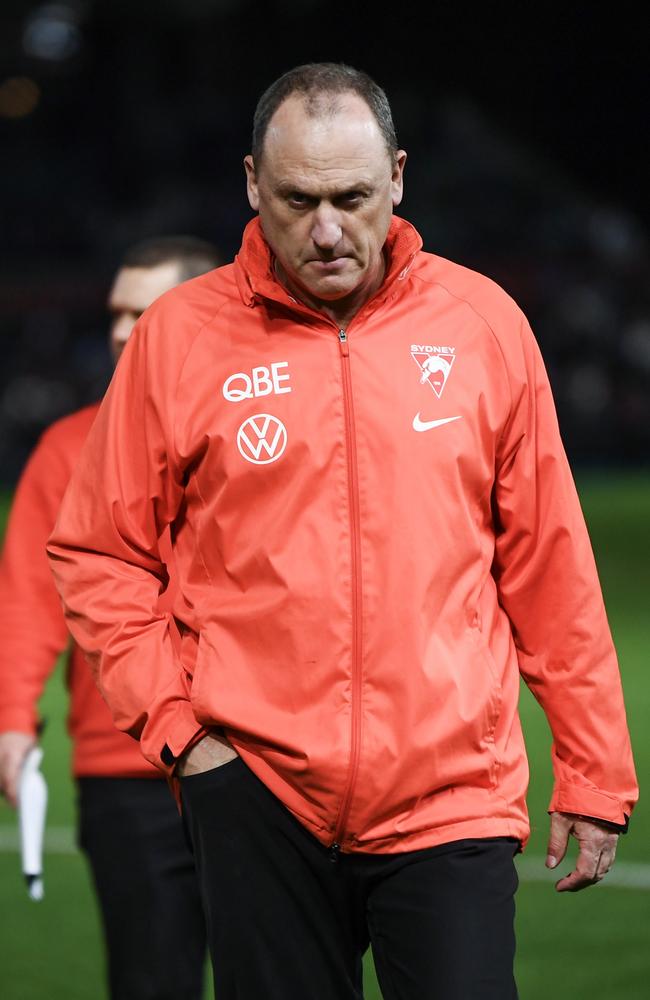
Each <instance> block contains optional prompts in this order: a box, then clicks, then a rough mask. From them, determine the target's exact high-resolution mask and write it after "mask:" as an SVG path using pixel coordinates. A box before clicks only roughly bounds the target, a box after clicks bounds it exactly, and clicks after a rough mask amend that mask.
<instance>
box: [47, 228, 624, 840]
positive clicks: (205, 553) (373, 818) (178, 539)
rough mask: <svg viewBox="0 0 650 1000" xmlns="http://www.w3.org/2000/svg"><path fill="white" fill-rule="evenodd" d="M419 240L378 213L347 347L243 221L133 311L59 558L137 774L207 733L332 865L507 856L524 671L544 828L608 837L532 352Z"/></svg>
mask: <svg viewBox="0 0 650 1000" xmlns="http://www.w3.org/2000/svg"><path fill="white" fill-rule="evenodd" d="M420 247H421V240H420V239H419V237H418V235H417V233H415V231H414V230H413V228H412V227H411V226H409V224H408V223H405V222H404V221H403V220H399V219H394V220H393V224H392V226H391V231H390V233H389V239H388V241H387V260H388V265H387V273H386V277H385V280H384V284H383V285H382V287H381V288H380V289H379V291H378V292H377V294H376V296H375V297H374V298H373V299H372V300H371V301H369V302H368V303H367V304H366V306H364V308H363V309H362V310H361V311H360V313H359V314H358V316H357V317H355V319H354V320H353V321H352V323H351V324H350V326H349V328H348V331H347V333H346V335H345V336H342V335H341V332H340V331H338V330H337V328H336V326H335V324H333V323H332V322H331V321H330V320H329V319H328V318H327V317H325V316H323V315H322V314H319V313H316V312H314V311H313V310H310V309H308V308H307V307H306V306H303V305H302V304H300V303H298V302H296V301H295V300H293V299H292V298H291V297H290V296H289V294H288V293H287V292H286V290H284V289H283V288H282V286H281V285H280V284H279V283H278V282H277V280H276V279H275V278H274V273H273V267H272V261H271V258H270V253H269V249H268V246H267V245H266V244H265V242H264V240H263V237H262V234H261V232H260V228H259V222H258V220H253V221H252V222H251V223H250V224H249V226H248V227H247V230H246V233H245V236H244V242H243V246H242V250H241V252H240V254H239V255H238V258H237V260H236V261H235V263H234V264H233V265H228V266H226V267H223V268H218V269H217V270H215V271H213V272H210V274H208V275H205V276H202V277H200V278H197V279H194V280H193V281H190V282H185V283H184V284H183V285H181V286H179V287H178V288H176V289H173V290H172V291H171V292H168V293H167V294H166V295H165V296H163V297H162V298H161V299H159V300H158V301H157V302H156V303H155V304H154V305H153V306H152V307H151V308H150V309H148V310H147V311H146V312H145V313H144V315H143V317H142V318H141V320H140V321H139V322H138V324H137V325H136V328H135V330H134V332H133V334H132V337H131V339H130V341H129V343H128V345H127V347H126V350H125V352H124V355H123V357H122V359H121V361H120V364H119V366H118V369H117V371H116V374H115V376H114V379H113V381H112V384H111V386H110V388H109V390H108V393H107V395H106V397H105V399H104V402H103V404H102V407H101V410H100V413H99V415H98V418H97V420H96V422H95V424H94V426H93V430H92V432H91V435H90V437H89V440H88V443H87V445H86V447H85V449H84V453H83V455H82V458H81V460H80V463H79V466H78V468H77V471H76V473H75V475H74V477H73V480H72V482H71V485H70V489H69V490H68V492H67V493H66V497H65V499H64V501H63V504H62V507H61V511H60V515H59V519H58V522H57V525H56V528H55V530H54V532H53V534H52V536H51V539H50V542H49V546H48V551H49V553H50V558H51V564H52V568H53V571H54V574H55V576H56V578H57V582H58V585H59V587H60V590H61V593H62V596H63V599H64V603H65V606H66V611H67V615H68V619H69V623H70V628H71V629H72V630H73V634H74V635H75V637H76V639H77V640H78V641H79V643H80V644H81V645H82V647H83V648H84V649H85V650H86V651H87V653H89V654H90V656H91V658H92V661H93V663H94V666H95V669H96V671H97V675H98V677H99V683H100V685H101V688H102V690H103V691H104V693H105V696H106V699H107V701H108V703H109V704H110V705H111V709H112V712H113V716H114V719H115V722H116V724H117V725H118V727H120V728H122V729H125V730H127V731H129V732H130V733H132V734H133V735H136V736H139V737H140V738H141V743H142V748H143V753H144V754H145V756H146V757H147V758H148V759H149V760H150V761H151V762H152V763H156V764H157V765H158V766H160V767H161V768H166V769H167V772H168V773H169V771H170V770H171V769H172V768H173V766H174V761H175V759H176V758H177V757H178V756H179V754H180V753H181V752H182V751H183V749H184V747H186V746H187V745H188V743H189V742H190V741H191V740H192V739H193V738H194V737H195V736H196V734H197V732H198V731H200V728H201V726H211V725H213V726H220V727H222V728H223V729H224V730H225V732H226V734H227V735H228V737H229V739H230V740H231V742H232V743H233V745H234V747H235V749H236V750H237V752H238V753H239V754H240V755H241V756H242V758H243V759H244V761H245V763H246V764H247V765H248V766H249V767H250V768H251V769H252V770H253V771H254V772H255V773H256V774H257V776H258V777H259V778H260V779H261V780H262V781H264V782H265V783H266V784H267V786H268V787H269V788H270V789H271V791H272V792H273V793H274V794H276V795H277V796H278V798H279V799H280V800H281V801H282V802H283V803H284V805H285V806H286V807H287V808H288V809H289V810H291V811H292V813H293V814H294V816H295V817H296V818H297V819H298V820H299V821H300V822H301V823H303V824H304V825H305V826H306V827H307V828H308V829H309V830H310V831H311V832H312V833H313V834H314V836H316V837H318V838H319V839H320V840H321V842H322V843H324V844H331V843H333V842H336V843H338V844H339V845H340V846H341V848H342V849H343V850H349V851H355V850H357V851H364V850H367V851H378V852H394V851H400V850H410V849H419V848H421V847H422V848H423V847H428V846H433V845H434V844H436V843H444V842H447V841H450V840H455V839H459V838H463V837H491V836H513V837H516V838H518V839H520V840H521V841H522V842H525V841H526V839H527V837H528V834H529V823H528V816H527V810H526V803H525V797H526V790H527V783H528V769H527V761H526V753H525V746H524V740H523V735H522V732H521V726H520V721H519V717H518V708H517V706H518V700H519V690H520V673H521V675H523V677H524V678H525V680H526V682H527V683H528V684H529V686H530V687H531V689H532V690H533V692H534V694H535V695H536V697H537V698H538V700H539V701H540V702H541V704H542V706H543V708H544V711H545V713H546V715H547V718H548V720H549V723H550V726H551V729H552V733H553V740H554V742H553V766H554V771H555V790H554V793H553V800H552V803H551V808H553V809H562V810H566V811H571V812H577V813H582V814H584V815H588V816H594V817H599V818H601V819H603V820H609V821H611V822H613V823H616V824H621V825H622V824H624V823H625V822H626V817H627V816H629V814H630V813H631V811H632V808H633V806H634V803H635V801H636V798H637V787H636V779H635V773H634V766H633V761H632V753H631V748H630V741H629V734H628V731H627V725H626V718H625V709H624V704H623V697H622V693H621V682H620V675H619V670H618V664H617V659H616V653H615V650H614V646H613V643H612V638H611V635H610V631H609V627H608V623H607V617H606V614H605V609H604V606H603V600H602V595H601V591H600V586H599V581H598V576H597V573H596V567H595V563H594V558H593V554H592V551H591V545H590V541H589V537H588V534H587V529H586V526H585V522H584V518H583V515H582V511H581V508H580V503H579V501H578V496H577V493H576V490H575V486H574V482H573V478H572V475H571V471H570V468H569V465H568V462H567V459H566V455H565V453H564V449H563V447H562V442H561V439H560V434H559V431H558V425H557V420H556V416H555V410H554V405H553V400H552V396H551V390H550V386H549V383H548V378H547V375H546V372H545V370H544V365H543V363H542V359H541V356H540V353H539V350H538V347H537V344H536V343H535V340H534V337H533V334H532V332H531V330H530V328H529V326H528V323H527V322H526V320H525V318H524V317H523V315H522V313H521V310H520V309H519V308H518V307H517V306H516V304H515V303H514V302H513V301H512V299H510V297H509V296H508V295H507V294H506V293H505V292H504V291H503V289H501V288H499V286H497V285H495V284H494V282H491V281H490V280H489V279H487V278H486V277H484V276H482V275H478V274H476V273H475V272H472V271H469V270H468V269H466V268H462V267H460V266H459V265H457V264H454V263H452V262H450V261H446V260H444V259H442V258H439V257H436V256H434V255H432V254H427V253H423V252H421V250H420ZM100 483H101V488H98V484H100ZM167 526H171V529H172V533H173V536H174V541H175V555H176V561H177V569H178V578H179V582H180V586H179V594H178V599H177V601H176V603H175V605H174V617H175V619H176V620H178V621H180V622H182V632H183V641H182V646H181V649H180V653H178V652H177V650H176V649H175V648H174V646H173V643H172V641H171V629H172V618H171V616H168V615H165V614H164V613H162V612H161V611H160V610H159V609H158V608H157V606H156V600H157V595H158V592H159V590H160V587H161V585H162V580H163V566H162V560H161V556H160V552H159V543H158V538H159V536H160V535H161V532H163V531H164V530H165V528H166V527H167Z"/></svg>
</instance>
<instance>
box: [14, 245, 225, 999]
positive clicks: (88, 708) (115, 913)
mask: <svg viewBox="0 0 650 1000" xmlns="http://www.w3.org/2000/svg"><path fill="white" fill-rule="evenodd" d="M219 263H220V260H219V257H218V254H217V251H216V250H215V248H214V247H213V246H212V245H211V244H209V243H207V242H205V241H203V240H198V239H195V238H193V237H186V236H178V237H176V236H169V237H161V238H155V239H152V240H148V241H146V242H143V243H140V244H138V245H136V246H134V247H132V248H131V249H130V250H129V251H128V252H127V253H126V255H125V257H124V260H123V262H122V266H121V267H120V269H119V270H118V272H117V275H116V277H115V280H114V283H113V287H112V289H111V292H110V295H109V299H108V307H109V310H110V312H111V314H112V323H111V332H110V339H111V348H112V352H113V356H114V359H115V361H116V362H117V359H118V357H119V355H120V354H121V352H122V349H123V348H124V345H125V343H126V341H127V339H128V337H129V335H130V333H131V330H132V328H133V326H134V324H135V322H136V320H137V318H138V317H139V316H140V314H141V313H142V312H143V311H144V309H145V308H146V307H147V306H148V305H150V304H151V303H152V302H153V300H154V299H156V298H157V297H158V296H159V295H162V293H163V292H166V291H167V290H168V289H170V288H172V287H174V286H175V285H177V284H178V283H179V282H181V281H184V280H186V279H188V278H192V277H195V276H196V275H198V274H203V273H204V272H205V271H207V270H209V269H210V268H213V267H216V266H217V265H218V264H219ZM98 409H99V404H96V405H93V406H88V407H85V408H84V409H82V410H79V411H78V412H76V413H73V414H71V415H70V416H67V417H64V418H63V419H62V420H59V421H57V422H56V423H55V424H53V425H52V426H51V427H50V428H49V429H48V430H47V431H46V432H45V433H44V434H43V436H42V438H41V440H40V442H39V444H38V445H37V447H36V449H35V451H34V452H33V454H32V456H31V458H30V460H29V462H28V463H27V466H26V468H25V470H24V472H23V475H22V477H21V479H20V482H19V484H18V488H17V491H16V495H15V499H14V503H13V506H12V510H11V516H10V519H9V525H8V529H7V535H6V540H5V545H4V552H3V557H2V562H1V564H0V635H1V636H2V642H1V643H0V692H1V693H0V789H1V790H2V792H3V793H4V794H5V796H6V797H7V799H8V801H9V802H10V803H11V804H12V805H14V806H15V804H16V788H17V781H18V775H19V772H20V766H21V764H22V761H23V759H24V756H25V754H26V753H27V751H28V750H29V749H30V747H32V746H33V745H34V743H35V741H36V733H37V702H38V698H39V696H40V694H41V692H42V689H43V686H44V684H45V681H46V680H47V678H48V676H49V675H50V673H51V672H52V670H53V669H54V665H55V662H56V659H57V657H58V655H59V653H61V651H62V650H63V649H64V648H65V647H66V645H67V643H68V632H67V629H66V625H65V620H64V617H63V612H62V609H61V602H60V600H59V595H58V594H57V592H56V589H55V587H54V582H53V580H52V574H51V573H50V570H49V566H48V561H47V556H46V552H45V544H46V542H47V538H48V536H49V534H50V533H51V531H52V528H53V526H54V522H55V520H56V514H57V510H58V507H59V504H60V502H61V498H62V496H63V493H64V491H65V488H66V486H67V483H68V480H69V478H70V474H71V472H72V469H73V467H74V465H75V462H76V460H77V456H78V454H79V452H80V450H81V448H82V445H83V442H84V440H85V438H86V437H87V434H88V432H89V430H90V427H91V425H92V423H93V420H94V418H95V416H96V413H97V410H98ZM167 545H169V543H168V542H167ZM164 600H168V597H163V599H162V600H161V603H162V601H164ZM68 682H69V687H70V697H71V708H70V718H69V728H70V734H71V737H72V750H73V771H74V774H75V777H76V779H77V784H78V791H79V839H80V843H81V846H82V848H83V849H84V851H85V852H86V854H87V856H88V859H89V861H90V865H91V868H92V874H93V878H94V883H95V887H96V890H97V895H98V898H99V903H100V906H101V912H102V918H103V924H104V930H105V937H106V945H107V952H108V965H109V980H110V989H111V996H112V997H114V998H119V1000H131V998H132V1000H136V998H137V1000H143V998H151V1000H153V998H157V1000H160V998H163V997H168V998H169V1000H179V998H183V997H185V998H187V1000H190V998H191V1000H198V998H200V997H201V996H202V971H203V964H204V955H205V930H204V923H203V917H202V913H201V904H200V899H199V895H198V887H197V884H196V873H195V870H194V866H193V862H192V858H191V855H190V853H189V851H188V849H187V847H186V844H185V840H184V835H183V831H182V825H181V823H180V820H179V816H178V811H177V808H176V805H175V803H174V800H173V797H172V796H171V794H170V792H169V788H168V787H167V783H166V782H165V781H164V780H162V781H161V780H156V779H160V778H161V777H162V775H161V773H160V771H159V770H157V769H156V768H154V767H153V766H152V765H151V764H149V763H148V762H147V761H145V760H144V759H143V757H142V754H141V753H140V751H139V747H138V745H137V743H135V742H134V741H133V740H132V739H131V738H130V737H128V736H126V735H125V734H124V733H121V732H119V731H118V730H117V729H115V727H114V725H113V721H112V719H111V715H110V712H109V710H108V708H107V706H106V704H105V702H104V700H103V699H102V697H101V695H100V694H99V691H98V690H97V687H96V685H95V683H94V680H93V677H92V674H91V672H90V670H89V668H88V664H87V663H86V662H85V660H84V658H83V654H82V653H81V650H80V649H79V648H78V647H77V646H73V649H72V653H71V656H70V661H69V672H68ZM152 779H153V780H152Z"/></svg>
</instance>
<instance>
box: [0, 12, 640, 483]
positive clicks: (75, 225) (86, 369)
mask: <svg viewBox="0 0 650 1000" xmlns="http://www.w3.org/2000/svg"><path fill="white" fill-rule="evenodd" d="M10 6H11V5H10ZM19 6H20V5H19ZM22 6H23V7H25V9H26V10H27V9H29V10H28V13H27V14H25V11H21V12H20V16H18V15H17V16H16V17H15V18H13V20H11V22H8V26H9V27H8V30H7V31H5V33H4V42H3V44H4V48H5V56H6V55H7V52H9V53H13V55H12V58H11V59H5V60H4V63H5V67H9V72H8V73H7V79H5V81H4V82H2V81H0V138H1V139H2V145H3V159H2V166H1V171H2V188H1V190H2V201H3V204H2V213H3V220H4V223H3V236H4V238H3V242H2V249H1V251H0V253H1V257H0V265H1V270H0V336H1V337H2V343H3V366H2V372H1V373H0V486H4V487H9V488H10V487H11V486H12V485H13V484H14V482H15V480H16V478H17V476H18V474H19V472H20V470H21V468H22V465H23V463H24V461H25V459H26V457H27V455H28V453H29V452H30V450H31V448H32V447H33V445H34V443H35V441H36V440H37V438H38V435H39V434H40V432H41V431H42V430H43V429H44V428H45V427H46V426H47V425H48V424H49V423H51V421H52V420H54V419H56V418H57V417H59V416H61V415H63V414H65V413H67V412H69V411H71V410H74V409H76V408H77V407H79V406H81V405H83V404H85V403H89V402H92V401H94V400H95V399H97V398H99V397H100V396H101V394H102V393H103V391H104V390H105V388H106V385H107V382H108V379H109V377H110V372H111V362H110V357H109V352H108V348H107V345H106V338H107V331H108V317H107V315H106V311H105V301H106V296H107V293H108V286H109V283H110V279H111V276H112V274H113V271H114V268H115V266H116V264H117V262H118V261H119V258H120V255H121V253H122V252H123V251H124V249H125V248H126V247H127V246H129V245H130V244H132V243H134V242H136V241H138V240H140V239H142V238H145V237H149V236H155V235H160V234H165V233H188V234H192V235H195V236H199V237H202V238H205V239H208V240H211V241H212V242H214V243H215V244H216V245H217V246H218V247H219V248H220V249H221V251H222V253H223V255H224V257H225V259H230V258H231V257H232V256H233V254H235V253H236V252H237V249H238V246H239V238H240V234H241V230H242V228H243V226H244V224H245V223H246V221H247V220H248V218H249V217H250V210H249V208H248V205H247V202H246V197H245V189H244V172H243V167H242V158H243V156H244V154H245V153H246V152H248V142H249V134H248V133H249V123H250V120H251V114H252V108H253V102H254V98H255V95H256V94H257V93H258V92H259V89H260V88H261V87H262V86H263V85H265V83H266V82H268V80H270V79H272V77H273V76H274V74H275V72H276V69H277V68H278V67H277V66H276V65H272V66H270V67H269V68H268V70H267V71H266V72H265V71H264V67H263V66H261V65H259V64H258V65H251V66H250V68H249V71H248V72H247V73H246V74H243V75H242V76H241V77H240V78H238V79H237V81H236V86H233V81H232V79H230V80H229V83H228V85H226V83H225V77H223V75H222V74H223V73H224V72H225V70H224V68H223V66H221V68H219V65H217V62H215V60H214V55H213V53H214V47H215V41H216V36H215V30H216V29H215V28H214V23H212V28H211V31H210V32H209V31H207V30H206V31H202V30H201V23H200V21H199V20H197V19H196V18H195V19H194V20H191V19H190V20H189V21H188V22H187V23H185V24H184V25H183V26H182V29H181V27H178V30H176V28H174V30H169V23H166V24H165V18H164V16H163V14H164V12H165V11H167V12H169V9H170V8H169V5H168V4H163V5H162V6H161V8H160V11H159V13H160V15H161V17H160V19H159V20H160V23H157V24H156V25H153V24H148V23H147V22H145V21H141V22H138V21H137V18H136V20H135V21H133V20H132V21H131V22H130V26H131V27H130V30H128V31H127V30H125V28H124V23H123V22H121V21H119V20H118V19H115V18H113V19H111V18H102V17H99V16H97V12H96V11H95V16H94V17H91V16H90V14H89V11H90V12H91V13H92V12H93V10H94V7H97V8H99V6H100V5H93V4H91V3H85V4H83V3H77V2H73V0H69V2H66V3H61V4H42V3H41V4H38V3H32V4H27V5H22ZM219 6H220V9H221V11H222V17H223V25H225V27H227V28H228V30H230V31H231V33H232V39H233V41H232V44H233V48H234V50H235V51H237V50H238V46H241V44H242V38H240V37H239V35H240V34H241V33H242V32H244V30H245V24H244V23H243V22H242V20H241V18H239V20H237V19H236V17H235V14H236V10H235V9H236V8H237V7H238V5H237V4H235V3H233V4H225V5H224V4H222V5H219ZM239 6H241V5H239ZM280 6H287V5H286V4H285V5H280ZM289 6H291V5H289ZM312 6H318V5H317V4H315V5H312ZM200 7H201V4H198V3H190V4H188V5H187V9H188V11H189V12H190V13H191V11H192V10H194V9H196V11H198V10H199V8H200ZM203 7H205V4H204V5H203ZM137 9H138V5H137V4H136V5H135V6H134V7H133V8H132V9H131V15H132V17H133V16H134V15H133V12H134V11H136V10H137ZM295 16H297V15H296V14H294V18H295ZM240 22H241V23H240ZM163 29H164V30H163ZM16 53H19V56H18V55H16ZM321 57H325V58H327V57H328V56H327V55H324V56H321ZM278 58H281V56H278ZM285 58H286V56H285ZM286 61H287V65H291V64H293V63H294V62H295V58H294V57H293V56H292V57H291V58H287V60H286ZM171 67H173V71H172V69H171ZM280 68H283V65H282V64H281V65H280ZM363 68H367V69H368V70H369V71H370V72H373V71H374V66H372V65H367V66H364V67H363ZM379 82H380V83H381V84H382V85H384V86H385V87H386V89H387V91H388V94H389V97H390V99H391V102H392V104H393V109H394V114H395V119H396V124H397V130H398V138H399V140H400V142H401V144H403V146H404V147H405V148H406V149H407V151H409V153H410V159H409V162H408V164H407V168H406V195H405V199H404V202H403V204H402V206H401V208H400V214H402V215H403V216H404V217H406V218H408V219H409V220H410V221H411V222H413V223H414V224H415V225H416V227H417V228H418V229H419V231H420V232H421V234H422V236H423V239H424V245H425V249H427V250H430V251H432V252H435V253H438V254H440V255H442V256H445V257H449V258H451V259H453V260H456V261H458V262H460V263H463V264H465V265H467V266H468V267H472V268H476V269H478V270H480V271H483V272H484V273H486V274H488V275H490V276H491V277H493V278H494V279H495V280H496V281H498V282H499V283H500V284H501V285H503V287H504V288H505V289H506V290H507V291H508V292H509V293H510V294H511V295H512V296H513V297H514V298H515V299H516V300H517V301H518V302H519V304H520V305H521V307H522V308H523V309H524V311H525V312H526V314H527V316H528V318H529V320H530V322H531V325H532V327H533V330H534V331H535V334H536V336H537V338H538V340H539V342H540V345H541V348H542V352H543V355H544V358H545V360H546V364H547V367H548V370H549V374H550V378H551V383H552V386H553V389H554V393H555V397H556V402H557V407H558V413H559V418H560V424H561V428H562V432H563V436H564V440H565V444H566V447H567V451H568V453H569V457H570V459H571V461H572V462H573V463H574V465H578V464H593V463H598V464H601V465H603V464H605V465H639V464H645V463H647V462H648V457H649V455H650V292H649V287H650V283H649V281H648V277H649V271H650V236H649V234H648V232H647V230H646V225H645V223H644V222H643V221H642V220H641V218H640V217H638V216H636V215H635V214H634V212H633V211H632V209H630V208H626V207H625V205H624V203H623V202H622V201H621V200H617V202H616V203H608V202H605V201H603V200H601V199H598V198H596V197H594V196H593V195H587V194H586V193H585V192H584V190H583V189H582V188H581V185H580V184H579V183H578V182H577V180H576V179H575V177H571V176H568V175H567V174H566V172H564V171H563V170H562V169H560V167H559V165H558V163H557V161H556V160H554V158H553V155H552V154H551V153H550V152H549V154H548V155H545V154H544V153H540V147H539V146H536V147H535V150H534V151H533V149H532V147H531V146H530V144H529V145H526V143H525V142H524V141H522V140H518V139H517V138H516V136H514V134H513V131H512V130H511V131H510V132H509V133H506V132H504V131H503V130H502V129H501V128H500V127H499V126H498V125H497V124H495V122H494V121H493V120H492V119H491V118H490V116H489V115H486V113H485V111H484V110H480V108H479V102H473V101H472V100H471V99H469V98H467V97H463V98H458V97H454V96H453V94H452V93H451V92H450V93H447V94H445V93H441V92H440V91H439V90H436V92H435V93H434V94H433V95H431V94H429V93H428V92H427V91H426V88H423V87H422V86H421V84H420V85H419V86H414V85H413V84H412V83H409V80H408V76H406V75H404V76H402V77H397V76H393V78H392V80H391V78H390V77H388V78H387V77H386V76H382V77H380V79H379ZM5 140H6V141H5ZM622 194H624V192H623V193H622Z"/></svg>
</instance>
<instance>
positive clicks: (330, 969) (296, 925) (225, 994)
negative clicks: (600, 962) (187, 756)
mask: <svg viewBox="0 0 650 1000" xmlns="http://www.w3.org/2000/svg"><path fill="white" fill-rule="evenodd" d="M181 785H182V798H183V817H184V820H185V823H186V825H187V829H188V833H189V836H190V839H191V842H192V844H193V848H194V852H195V857H196V862H197V868H198V871H199V879H200V884H201V892H202V894H203V901H204V906H205V912H206V918H207V926H208V943H209V946H210V952H211V956H212V964H213V970H214V980H215V997H216V998H217V1000H262V998H264V1000H359V998H361V997H362V996H363V992H362V981H361V959H362V956H363V953H364V952H365V951H366V949H367V947H368V945H369V944H370V945H371V946H372V952H373V957H374V961H375V968H376V971H377V977H378V979H379V984H380V986H381V990H382V993H383V996H384V1000H516V997H517V990H516V987H515V983H514V978H513V959H514V951H515V941H514V930H513V924H514V893H515V890H516V887H517V875H516V871H515V867H514V864H513V855H514V853H515V851H516V850H517V848H518V844H517V842H516V841H515V840H512V839H509V838H495V839H491V840H461V841H456V842H454V843H450V844H445V845H443V846H440V847H434V848H429V849H427V850H421V851H411V852H407V853H403V854H398V855H376V854H375V855H372V854H348V855H343V854H341V855H339V856H338V859H337V860H332V855H331V852H330V851H328V849H327V848H326V847H323V846H322V845H321V844H320V843H319V842H318V841H317V840H316V839H315V838H314V837H313V836H312V835H311V834H310V833H309V832H308V831H307V830H305V829H304V828H303V827H302V826H301V825H300V824H299V823H298V822H297V821H296V820H295V819H294V818H293V817H292V816H291V814H290V813H289V812H288V811H287V810H286V809H285V808H284V806H282V805H281V803H280V802H279V801H278V799H276V798H275V796H274V795H272V794H271V792H269V790H268V789H267V788H266V787H265V786H264V785H263V784H262V782H260V781H259V780H258V779H257V778H256V777H255V775H253V773H252V772H251V771H250V770H249V769H248V768H247V767H246V765H245V764H244V763H243V762H242V761H241V760H240V759H238V758H237V759H235V760H234V761H231V762H229V763H228V764H224V765H223V766H222V767H219V768H215V769H214V770H212V771H207V772H205V773H204V774H199V775H193V776H190V777H187V778H183V779H182V781H181Z"/></svg>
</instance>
